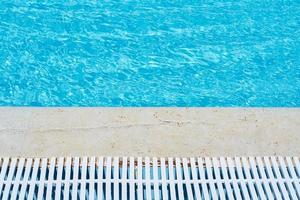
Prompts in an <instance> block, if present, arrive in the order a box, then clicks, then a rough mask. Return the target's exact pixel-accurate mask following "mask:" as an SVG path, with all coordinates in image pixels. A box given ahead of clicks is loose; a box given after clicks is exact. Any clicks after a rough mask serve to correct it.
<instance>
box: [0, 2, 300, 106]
mask: <svg viewBox="0 0 300 200" xmlns="http://www.w3.org/2000/svg"><path fill="white" fill-rule="evenodd" d="M0 105H1V106H264V107H271V106H284V107H299V106H300V1H297V0H285V1H283V0H247V1H246V0H239V1H225V0H223V1H221V0H210V1H209V0H201V1H200V0H199V1H191V0H186V1H172V3H171V1H170V2H167V1H150V0H149V1H144V0H142V1H96V0H94V1H74V0H69V1H59V0H58V1H43V2H42V1H21V0H19V1H17V0H10V1H8V0H2V1H1V2H0Z"/></svg>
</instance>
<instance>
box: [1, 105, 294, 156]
mask: <svg viewBox="0 0 300 200" xmlns="http://www.w3.org/2000/svg"><path fill="white" fill-rule="evenodd" d="M299 136H300V109H298V108H296V109H283V108H282V109H277V108H276V109H275V108H274V109H273V108H271V109H258V108H254V109H244V108H11V107H2V108H0V142H1V145H0V156H26V157H28V156H67V155H75V156H81V155H89V156H90V155H118V156H122V155H133V156H140V155H141V156H235V155H297V156H299V155H300V137H299Z"/></svg>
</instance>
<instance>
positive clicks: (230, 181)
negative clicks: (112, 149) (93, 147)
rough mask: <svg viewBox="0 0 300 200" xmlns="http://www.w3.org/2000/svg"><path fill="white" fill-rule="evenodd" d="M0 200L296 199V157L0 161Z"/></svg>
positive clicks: (299, 188) (299, 166)
mask: <svg viewBox="0 0 300 200" xmlns="http://www.w3.org/2000/svg"><path fill="white" fill-rule="evenodd" d="M0 166H1V168H0V192H1V194H0V198H1V199H5V200H6V199H24V198H25V199H39V200H40V199H85V198H86V199H300V198H299V195H300V162H299V158H297V157H292V158H291V157H247V158H246V157H235V158H222V157H221V158H207V157H206V158H167V159H165V158H159V159H158V158H133V157H129V158H128V157H123V158H117V157H113V158H112V157H97V158H96V157H83V158H78V157H74V158H71V157H67V158H51V159H47V158H26V159H25V158H1V161H0Z"/></svg>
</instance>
